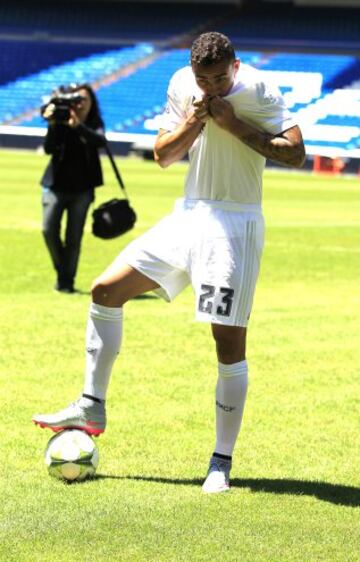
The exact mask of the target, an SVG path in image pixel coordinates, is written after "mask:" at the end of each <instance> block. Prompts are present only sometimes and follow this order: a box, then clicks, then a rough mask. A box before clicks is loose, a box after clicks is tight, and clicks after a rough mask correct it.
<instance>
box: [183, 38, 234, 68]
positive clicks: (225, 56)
mask: <svg viewBox="0 0 360 562" xmlns="http://www.w3.org/2000/svg"><path fill="white" fill-rule="evenodd" d="M233 60H235V50H234V46H233V44H232V43H231V41H230V39H229V38H228V37H226V35H223V34H222V33H218V32H217V31H209V32H208V33H202V34H201V35H199V37H198V38H197V39H195V41H194V43H193V44H192V47H191V64H196V65H200V66H208V65H211V64H216V63H218V62H223V61H229V62H231V61H233Z"/></svg>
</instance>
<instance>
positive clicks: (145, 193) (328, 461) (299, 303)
mask: <svg viewBox="0 0 360 562" xmlns="http://www.w3.org/2000/svg"><path fill="white" fill-rule="evenodd" d="M46 161H47V158H46V157H45V156H42V155H40V154H36V153H35V152H34V153H30V152H17V151H6V150H3V151H2V152H0V237H1V239H0V263H1V276H0V299H1V300H0V304H1V307H0V309H1V353H0V377H1V379H0V380H1V391H0V396H1V398H0V402H1V407H0V419H1V439H0V443H1V445H0V458H1V463H0V493H1V496H0V497H1V507H0V560H1V561H7V562H12V561H14V562H58V561H60V560H71V561H73V562H99V561H101V562H115V561H124V562H140V561H141V562H142V561H144V562H145V561H150V562H180V561H181V562H182V561H184V562H185V561H186V562H193V561H206V562H207V561H216V562H217V561H219V562H220V561H226V562H230V561H231V562H232V561H233V562H237V561H241V562H283V561H288V562H298V561H299V562H300V561H301V562H312V561H326V562H355V561H359V560H360V555H359V544H360V537H359V529H360V526H359V505H360V490H359V464H360V462H359V461H360V457H359V448H358V447H359V390H360V388H359V371H360V361H359V312H360V291H359V279H360V186H359V178H335V177H325V176H324V177H315V176H312V175H308V174H300V173H295V172H291V171H289V172H285V171H268V172H266V174H265V178H264V210H265V216H266V222H267V242H266V248H265V253H264V258H263V263H262V270H261V275H260V279H259V283H258V288H257V292H256V296H255V303H254V308H253V314H252V319H251V323H250V327H249V338H248V361H249V366H250V388H249V394H248V401H247V406H246V409H245V416H244V422H243V428H242V433H241V436H240V438H239V441H238V444H237V447H236V450H235V457H234V466H233V472H232V478H233V480H232V484H233V486H232V489H231V491H230V492H229V493H228V494H220V495H218V496H205V495H202V493H201V483H202V481H203V478H204V476H205V472H206V469H207V463H208V459H209V455H210V453H211V452H212V449H213V446H214V406H213V403H214V387H215V381H216V357H215V352H214V346H213V343H212V340H211V337H210V330H209V326H207V325H206V324H201V323H196V322H195V321H194V312H193V311H194V304H193V296H192V291H191V289H187V290H186V291H185V292H184V293H183V294H182V295H180V296H179V297H178V299H177V300H176V301H175V302H174V303H172V304H171V305H169V304H165V303H164V302H163V301H161V300H159V299H157V298H155V297H152V296H150V295H149V296H148V297H147V298H142V299H135V300H133V301H131V302H130V303H128V304H127V305H126V309H125V335H124V341H123V349H122V354H121V357H120V358H119V360H118V361H117V363H116V366H115V369H114V372H113V377H112V381H111V385H110V391H109V397H108V418H109V421H108V429H107V431H106V433H105V434H104V435H103V436H101V437H100V438H99V440H98V441H97V443H98V445H99V448H100V464H99V468H98V474H97V478H96V479H94V480H92V481H88V482H85V483H83V484H75V485H66V484H64V483H62V482H58V481H56V480H54V479H51V478H50V477H49V476H48V474H47V472H46V468H45V464H44V459H43V452H44V449H45V446H46V443H47V441H48V439H49V438H50V436H51V434H50V432H48V431H46V430H40V429H39V428H36V427H35V426H34V425H33V424H32V423H31V416H32V414H34V413H39V412H48V411H55V410H56V409H58V408H61V407H64V406H65V405H67V404H68V402H70V401H71V400H73V399H75V398H76V397H77V396H78V394H79V392H80V391H81V387H82V380H83V369H84V366H83V356H84V351H83V346H84V330H85V324H86V317H87V310H88V305H89V294H88V293H89V287H90V284H91V280H92V279H93V278H94V277H95V276H96V275H97V274H99V273H100V272H101V271H102V270H103V269H104V268H105V267H106V266H107V265H108V264H109V263H110V262H111V261H112V259H113V258H114V257H115V256H116V255H117V253H118V252H119V251H120V250H121V248H123V247H124V245H125V244H126V243H127V242H129V241H130V240H131V239H133V238H134V237H136V236H137V235H138V234H140V233H141V232H142V231H144V230H145V229H147V228H148V227H149V226H151V225H152V224H154V223H155V222H156V221H157V219H158V218H160V217H161V216H162V215H164V214H165V213H167V212H168V211H170V210H171V208H172V204H173V201H174V199H175V198H176V197H178V196H180V195H181V193H182V183H183V178H184V174H185V171H186V166H185V165H181V164H179V165H174V166H172V167H170V168H169V169H167V170H160V169H159V168H158V167H156V165H155V164H154V163H152V162H143V161H141V160H137V159H119V160H118V161H119V164H120V167H121V170H122V172H123V175H124V180H125V182H126V184H127V186H128V190H129V194H130V196H131V200H132V203H133V205H134V207H135V209H136V210H137V212H138V222H137V224H136V228H135V229H134V230H133V231H131V232H129V233H127V234H126V235H125V236H123V237H121V238H118V239H116V240H112V241H102V240H99V239H95V238H94V237H92V235H91V233H90V222H88V224H87V228H86V234H85V237H84V241H83V249H82V255H81V262H80V269H79V275H78V279H77V286H78V288H79V289H80V290H81V293H79V294H75V295H62V294H57V293H55V292H54V291H53V284H54V276H53V272H52V269H51V266H50V261H49V257H48V255H47V253H46V251H45V247H44V243H43V240H42V235H41V207H40V187H39V178H40V176H41V173H42V170H43V168H44V166H45V163H46ZM103 164H104V169H105V177H106V187H104V188H101V189H99V190H98V192H97V203H100V202H102V201H104V200H106V199H109V198H110V197H114V196H116V195H117V193H118V192H117V189H118V188H117V186H116V183H115V180H114V179H113V175H112V172H111V169H110V167H109V166H108V163H107V162H104V163H103Z"/></svg>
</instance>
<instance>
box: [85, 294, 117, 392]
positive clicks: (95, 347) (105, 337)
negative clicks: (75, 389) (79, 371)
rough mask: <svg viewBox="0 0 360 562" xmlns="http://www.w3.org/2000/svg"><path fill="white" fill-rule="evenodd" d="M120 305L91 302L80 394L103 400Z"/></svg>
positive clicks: (114, 342) (113, 350)
mask: <svg viewBox="0 0 360 562" xmlns="http://www.w3.org/2000/svg"><path fill="white" fill-rule="evenodd" d="M122 317H123V314H122V308H110V307H108V306H102V305H100V304H95V303H92V304H91V306H90V310H89V318H88V323H87V328H86V349H85V354H86V370H85V383H84V394H88V395H90V396H95V397H96V398H99V399H101V400H105V398H106V391H107V388H108V386H109V382H110V375H111V369H112V366H113V364H114V361H115V359H116V356H117V355H118V353H119V351H120V346H121V339H122Z"/></svg>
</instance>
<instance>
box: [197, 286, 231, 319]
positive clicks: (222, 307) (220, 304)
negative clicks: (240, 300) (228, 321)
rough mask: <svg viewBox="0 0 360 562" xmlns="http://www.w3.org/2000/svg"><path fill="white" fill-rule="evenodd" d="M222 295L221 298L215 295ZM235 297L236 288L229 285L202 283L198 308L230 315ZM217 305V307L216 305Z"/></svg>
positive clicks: (208, 312) (210, 312)
mask: <svg viewBox="0 0 360 562" xmlns="http://www.w3.org/2000/svg"><path fill="white" fill-rule="evenodd" d="M218 294H219V295H220V298H216V305H215V297H217V295H218ZM233 299H234V289H230V288H229V287H219V288H218V287H215V286H214V285H206V284H202V285H201V293H200V297H199V303H198V308H199V311H200V312H205V313H207V314H218V315H219V316H230V314H231V309H232V305H233ZM215 306H216V309H214V307H215Z"/></svg>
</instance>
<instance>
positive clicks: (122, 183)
mask: <svg viewBox="0 0 360 562" xmlns="http://www.w3.org/2000/svg"><path fill="white" fill-rule="evenodd" d="M104 148H105V150H106V153H107V155H108V157H109V159H110V162H111V166H112V169H113V170H114V173H115V176H116V179H117V181H118V183H119V185H120V188H121V189H122V190H123V192H124V195H125V197H126V199H129V198H128V195H127V193H126V189H125V184H124V182H123V179H122V177H121V175H120V172H119V169H118V167H117V165H116V163H115V160H114V157H113V155H112V153H111V150H110V147H109V145H108V143H107V142H105V147H104Z"/></svg>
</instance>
